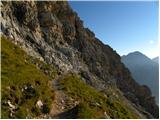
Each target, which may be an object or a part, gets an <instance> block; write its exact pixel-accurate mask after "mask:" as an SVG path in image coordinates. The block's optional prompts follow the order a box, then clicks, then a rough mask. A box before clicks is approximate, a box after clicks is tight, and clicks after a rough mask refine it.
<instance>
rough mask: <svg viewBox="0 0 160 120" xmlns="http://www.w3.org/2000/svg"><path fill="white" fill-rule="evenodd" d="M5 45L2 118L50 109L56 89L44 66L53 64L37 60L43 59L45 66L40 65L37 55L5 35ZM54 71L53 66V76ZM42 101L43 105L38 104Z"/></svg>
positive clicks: (26, 115) (40, 112)
mask: <svg viewBox="0 0 160 120" xmlns="http://www.w3.org/2000/svg"><path fill="white" fill-rule="evenodd" d="M1 45H2V50H1V56H2V58H1V59H2V62H1V65H2V72H1V78H2V79H1V88H2V89H1V95H2V100H1V101H2V113H1V114H2V118H27V117H29V118H30V117H32V118H33V117H35V116H37V115H40V114H42V113H48V112H49V109H50V105H51V101H52V100H53V99H54V91H53V88H52V86H51V84H50V82H51V81H50V79H51V77H49V76H46V75H45V73H44V71H43V70H44V69H45V70H47V69H48V68H50V67H49V66H48V65H46V64H45V63H43V62H40V61H38V60H35V61H37V62H38V63H41V64H39V65H41V68H42V69H39V68H37V66H36V65H35V64H33V61H34V59H33V58H31V57H30V56H28V55H27V54H26V53H25V52H24V51H23V50H21V49H20V48H19V47H18V46H16V45H14V44H13V43H11V41H9V40H7V39H6V38H5V37H3V36H2V38H1ZM50 70H51V68H50ZM54 75H55V70H54V69H53V76H52V77H54ZM38 101H39V102H40V101H41V102H42V104H43V106H41V107H40V106H38V105H37V102H38Z"/></svg>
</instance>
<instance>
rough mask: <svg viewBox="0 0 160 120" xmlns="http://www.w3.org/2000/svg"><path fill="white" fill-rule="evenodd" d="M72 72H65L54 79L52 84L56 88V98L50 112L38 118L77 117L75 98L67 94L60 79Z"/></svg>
mask: <svg viewBox="0 0 160 120" xmlns="http://www.w3.org/2000/svg"><path fill="white" fill-rule="evenodd" d="M67 74H70V72H66V73H63V74H62V75H57V76H56V77H55V78H54V79H53V80H52V85H53V89H54V94H55V97H54V100H53V102H52V105H51V109H50V113H49V114H47V115H41V116H39V117H37V119H70V118H76V117H75V115H76V113H75V112H76V109H77V107H76V105H77V103H76V102H75V100H74V99H72V98H71V97H69V96H67V95H66V94H65V93H64V91H63V90H62V88H61V86H60V80H62V79H63V78H64V77H65V76H66V75H67Z"/></svg>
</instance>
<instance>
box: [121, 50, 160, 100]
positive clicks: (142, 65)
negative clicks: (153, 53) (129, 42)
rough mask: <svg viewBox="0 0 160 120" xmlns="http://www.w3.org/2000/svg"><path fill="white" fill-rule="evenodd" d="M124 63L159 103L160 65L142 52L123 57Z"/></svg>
mask: <svg viewBox="0 0 160 120" xmlns="http://www.w3.org/2000/svg"><path fill="white" fill-rule="evenodd" d="M122 62H123V63H124V64H125V65H126V67H127V68H128V69H129V70H130V71H131V74H132V76H133V78H134V79H135V80H136V81H137V82H138V83H140V84H141V85H147V86H148V87H149V88H150V89H151V91H152V93H153V95H154V96H155V97H156V101H157V103H158V101H159V99H158V98H159V65H158V63H155V62H154V61H152V60H151V59H150V58H148V57H147V56H145V55H143V54H142V53H140V52H133V53H130V54H128V55H127V56H122Z"/></svg>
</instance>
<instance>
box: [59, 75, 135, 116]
mask: <svg viewBox="0 0 160 120" xmlns="http://www.w3.org/2000/svg"><path fill="white" fill-rule="evenodd" d="M61 86H62V88H63V90H64V91H65V92H66V93H67V94H68V95H69V96H71V97H72V98H74V99H76V100H77V101H79V102H80V104H79V105H78V111H77V118H103V116H104V112H106V113H107V114H108V115H109V116H110V117H111V118H137V116H136V115H135V114H134V113H133V112H132V111H130V110H129V109H128V108H127V107H126V106H125V105H124V104H123V102H122V101H120V100H119V101H118V100H110V99H109V98H107V97H104V95H103V94H102V93H100V92H98V91H96V90H95V89H94V88H92V87H90V86H89V85H87V84H85V83H84V82H83V81H82V80H81V79H80V78H79V77H77V75H75V74H69V75H67V76H66V77H65V78H64V79H62V80H61Z"/></svg>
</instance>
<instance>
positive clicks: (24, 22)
mask: <svg viewBox="0 0 160 120" xmlns="http://www.w3.org/2000/svg"><path fill="white" fill-rule="evenodd" d="M1 7H2V12H1V14H2V20H1V26H2V27H1V28H2V33H3V34H4V35H6V36H7V37H9V38H11V39H12V42H13V43H14V44H17V45H18V46H19V47H21V48H22V49H23V50H24V51H25V52H26V53H27V54H29V55H31V56H33V57H34V58H37V59H39V60H41V61H44V62H46V63H47V64H49V65H52V66H55V68H56V69H57V70H58V75H62V76H63V75H64V76H65V74H67V73H69V72H72V73H74V74H77V75H79V76H80V77H81V80H82V81H83V82H84V84H86V85H87V86H89V88H88V87H87V89H90V87H92V88H93V89H95V91H97V92H98V91H103V94H106V95H107V94H109V93H110V92H111V91H112V90H113V87H112V86H115V88H116V89H118V91H120V92H121V93H122V94H121V96H122V98H123V100H126V104H128V106H129V109H132V110H133V111H134V114H136V115H137V116H139V117H140V118H145V117H147V118H152V117H154V118H158V117H159V116H158V115H159V108H158V106H157V105H156V104H155V100H154V98H153V97H152V96H151V93H150V90H149V88H147V87H145V86H140V85H139V84H138V83H136V82H135V81H134V80H133V79H132V77H131V75H130V72H129V71H128V69H126V68H125V66H124V65H123V64H122V63H121V58H120V56H119V55H118V54H117V53H116V52H115V51H114V50H113V49H112V48H111V47H109V46H108V45H104V44H103V43H102V42H101V41H100V40H98V39H97V38H96V37H95V35H94V33H93V32H92V31H90V30H89V29H88V28H84V26H83V21H82V20H80V18H79V17H78V16H77V14H76V13H75V12H74V11H73V10H72V9H71V8H70V6H69V5H68V3H67V2H64V1H63V2H62V1H61V2H59V1H57V2H56V1H52V2H51V1H50V2H49V1H46V2H35V1H30V2H16V1H15V2H2V4H1ZM57 79H58V81H59V80H60V79H59V77H58V78H57ZM57 79H56V80H57ZM72 80H73V79H72ZM67 84H68V83H67ZM73 85H74V84H73ZM55 87H56V85H55ZM64 87H65V86H64ZM73 87H74V86H73ZM75 87H76V86H75ZM109 88H110V89H109ZM82 89H83V88H82ZM71 90H79V89H78V88H74V89H71ZM56 91H57V92H56V95H58V94H59V93H62V94H63V93H65V92H67V90H65V91H63V90H60V91H59V89H56ZM89 91H90V90H89ZM72 92H74V94H75V91H71V93H72ZM77 92H78V91H77ZM69 93H70V92H69ZM94 93H95V92H94ZM65 94H68V93H65ZM76 94H78V93H76ZM95 94H97V95H98V96H99V94H98V93H95ZM110 95H111V96H113V95H112V92H111V94H110ZM64 96H65V95H64ZM100 96H101V95H100ZM73 97H74V96H73ZM92 97H94V96H91V98H90V99H89V101H91V99H92ZM119 97H120V96H119ZM55 98H57V97H55ZM111 98H114V97H111ZM95 99H96V98H95ZM111 100H112V99H111ZM80 101H81V100H80ZM116 101H117V100H116ZM102 102H103V101H102ZM63 104H64V105H66V102H63ZM105 104H106V103H105ZM115 104H118V105H119V104H120V105H119V106H120V108H116V107H115V105H114V102H113V107H111V108H112V109H113V111H114V110H116V111H117V112H118V113H116V114H115V115H113V113H114V112H113V113H110V111H103V110H104V109H105V107H104V108H96V109H95V108H94V109H93V110H95V111H99V109H102V111H103V112H105V114H106V115H107V116H109V117H113V118H122V117H124V116H125V115H124V114H126V118H127V116H128V117H133V116H134V115H133V113H132V112H131V111H130V110H129V109H128V108H126V107H125V106H123V103H121V102H120V103H119V102H118V103H117V102H116V103H115ZM85 105H86V106H85ZM80 106H82V107H80V108H83V106H84V107H85V108H83V109H80V111H82V113H80V114H78V116H81V115H85V114H86V113H83V112H85V110H89V111H90V110H92V107H91V108H90V106H89V105H88V103H87V104H86V103H84V104H82V105H80ZM123 107H124V108H123ZM53 108H56V109H57V105H54V104H53ZM75 109H77V108H75ZM121 109H123V110H124V109H125V110H124V111H126V112H125V113H120V114H119V111H121V112H122V110H121ZM126 109H127V110H126ZM54 110H55V109H54ZM54 110H53V111H54ZM61 110H62V109H61ZM61 110H60V111H61ZM64 110H65V109H64ZM64 110H62V112H64ZM51 111H52V110H51ZM128 111H130V112H128ZM90 112H91V113H90V115H91V116H92V115H93V113H94V111H90ZM92 112H93V113H92ZM57 113H59V111H57ZM75 114H76V113H75ZM117 114H118V115H117ZM90 115H89V117H88V118H92V117H91V116H90ZM100 115H101V113H100ZM110 115H111V116H110ZM62 116H63V115H62ZM87 116H88V115H87ZM87 116H86V117H87Z"/></svg>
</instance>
